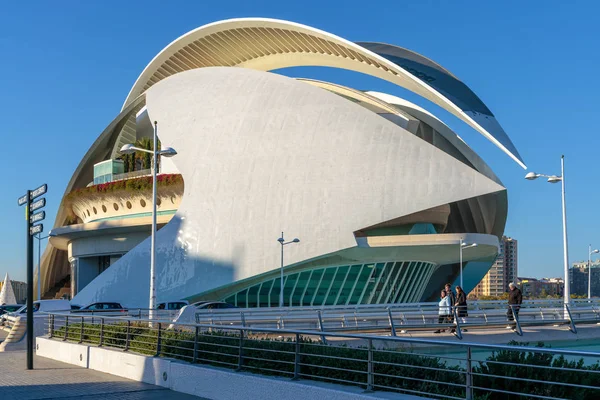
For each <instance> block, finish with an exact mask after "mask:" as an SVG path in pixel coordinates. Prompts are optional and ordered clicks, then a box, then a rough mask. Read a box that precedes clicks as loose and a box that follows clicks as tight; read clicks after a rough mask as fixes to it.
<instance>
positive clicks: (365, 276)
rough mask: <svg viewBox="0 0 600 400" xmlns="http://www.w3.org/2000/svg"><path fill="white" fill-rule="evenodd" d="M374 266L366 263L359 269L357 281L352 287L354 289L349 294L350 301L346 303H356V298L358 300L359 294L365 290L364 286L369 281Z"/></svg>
mask: <svg viewBox="0 0 600 400" xmlns="http://www.w3.org/2000/svg"><path fill="white" fill-rule="evenodd" d="M374 268H375V265H373V264H368V265H365V266H364V267H363V269H362V271H360V274H359V276H358V281H357V282H356V286H355V287H354V291H353V292H352V295H351V296H350V302H349V303H348V304H358V300H360V296H361V295H362V293H363V291H364V290H365V286H367V283H369V282H368V281H369V277H370V276H371V273H372V272H373V269H374Z"/></svg>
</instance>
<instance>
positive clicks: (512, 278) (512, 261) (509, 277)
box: [469, 236, 519, 298]
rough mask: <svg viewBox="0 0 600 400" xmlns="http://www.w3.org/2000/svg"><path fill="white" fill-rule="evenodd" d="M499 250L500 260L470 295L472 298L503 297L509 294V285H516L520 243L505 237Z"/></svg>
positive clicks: (497, 259) (498, 259)
mask: <svg viewBox="0 0 600 400" xmlns="http://www.w3.org/2000/svg"><path fill="white" fill-rule="evenodd" d="M499 249H500V252H499V253H498V258H496V261H495V262H494V264H493V265H492V267H491V268H490V270H489V271H488V273H487V274H485V276H484V277H483V279H482V280H481V282H479V283H478V284H477V286H475V288H473V290H472V291H471V293H469V295H470V296H471V297H472V298H473V297H474V298H478V297H480V296H502V295H503V294H504V293H507V292H508V285H509V284H510V283H511V282H513V283H515V284H516V282H517V274H518V270H519V268H518V267H519V257H518V242H517V240H516V239H513V238H510V237H506V236H503V237H502V239H501V241H500V247H499Z"/></svg>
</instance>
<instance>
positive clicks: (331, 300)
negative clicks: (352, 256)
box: [325, 266, 350, 306]
mask: <svg viewBox="0 0 600 400" xmlns="http://www.w3.org/2000/svg"><path fill="white" fill-rule="evenodd" d="M349 268H350V267H349V266H344V267H339V268H338V269H337V271H336V274H335V277H334V278H333V282H332V283H331V287H330V288H329V293H328V294H327V299H325V305H327V306H332V305H334V304H335V301H336V300H337V298H338V295H339V294H340V290H341V289H342V285H343V283H344V279H346V275H347V274H348V269H349Z"/></svg>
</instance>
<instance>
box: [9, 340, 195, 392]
mask: <svg viewBox="0 0 600 400" xmlns="http://www.w3.org/2000/svg"><path fill="white" fill-rule="evenodd" d="M0 399H2V400H13V399H14V400H42V399H43V400H49V399H84V400H155V399H156V400H158V399H160V400H175V399H177V400H179V399H181V400H198V399H200V398H199V397H195V396H190V395H187V394H183V393H177V392H173V391H171V390H168V389H165V388H162V387H160V386H155V385H150V384H147V383H142V382H136V381H132V380H129V379H125V378H121V377H118V376H114V375H110V374H105V373H103V372H98V371H94V370H90V369H85V368H81V367H78V366H74V365H70V364H64V363H61V362H58V361H54V360H50V359H48V358H43V357H34V370H32V371H28V370H27V369H26V352H24V351H11V352H4V353H0Z"/></svg>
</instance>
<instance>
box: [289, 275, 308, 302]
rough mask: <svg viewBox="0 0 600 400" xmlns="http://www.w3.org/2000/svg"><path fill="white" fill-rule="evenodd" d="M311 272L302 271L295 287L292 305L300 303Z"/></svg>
mask: <svg viewBox="0 0 600 400" xmlns="http://www.w3.org/2000/svg"><path fill="white" fill-rule="evenodd" d="M310 273H311V271H304V272H302V273H300V275H299V277H298V282H297V283H296V289H294V294H293V295H292V306H299V305H300V302H301V300H302V295H303V294H304V289H306V286H307V285H308V279H309V277H310Z"/></svg>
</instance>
